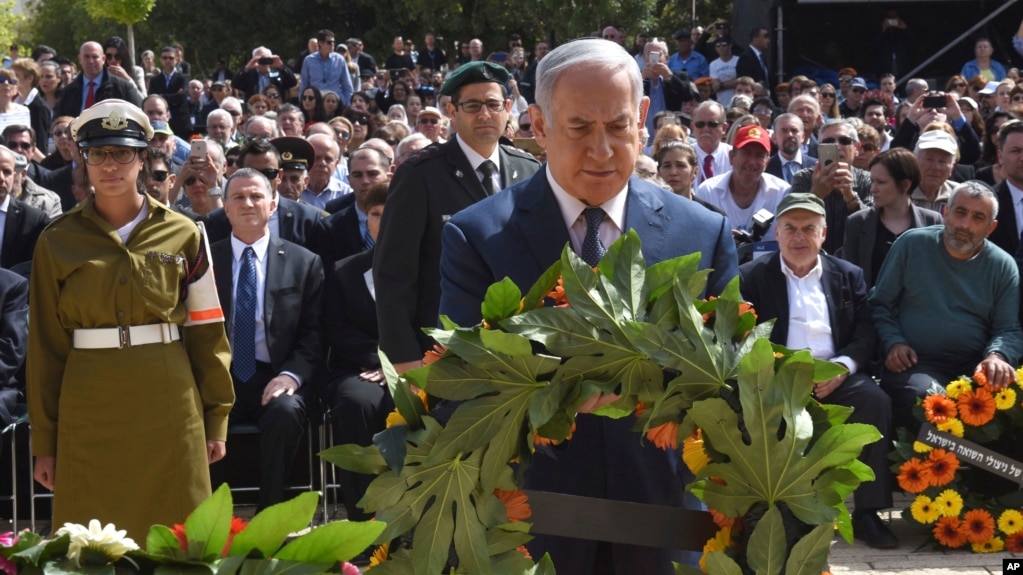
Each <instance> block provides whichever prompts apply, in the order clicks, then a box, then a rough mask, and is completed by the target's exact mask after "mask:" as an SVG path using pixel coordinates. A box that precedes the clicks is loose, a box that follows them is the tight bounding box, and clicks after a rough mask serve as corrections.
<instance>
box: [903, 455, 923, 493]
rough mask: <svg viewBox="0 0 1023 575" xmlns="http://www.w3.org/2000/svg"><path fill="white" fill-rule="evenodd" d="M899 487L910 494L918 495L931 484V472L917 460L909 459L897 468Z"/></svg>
mask: <svg viewBox="0 0 1023 575" xmlns="http://www.w3.org/2000/svg"><path fill="white" fill-rule="evenodd" d="M898 480H899V487H901V488H902V489H903V490H904V491H908V492H910V493H920V492H921V491H923V490H924V489H927V486H928V485H930V484H931V470H930V468H929V467H928V466H927V464H926V463H924V462H923V461H920V460H919V459H917V458H915V457H914V458H913V459H910V460H909V461H907V462H905V463H903V464H902V466H901V467H899V477H898Z"/></svg>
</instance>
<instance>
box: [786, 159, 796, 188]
mask: <svg viewBox="0 0 1023 575" xmlns="http://www.w3.org/2000/svg"><path fill="white" fill-rule="evenodd" d="M798 171H799V164H797V163H796V162H789V163H787V164H785V181H786V182H788V183H790V184H791V183H792V179H793V178H794V177H795V176H796V172H798Z"/></svg>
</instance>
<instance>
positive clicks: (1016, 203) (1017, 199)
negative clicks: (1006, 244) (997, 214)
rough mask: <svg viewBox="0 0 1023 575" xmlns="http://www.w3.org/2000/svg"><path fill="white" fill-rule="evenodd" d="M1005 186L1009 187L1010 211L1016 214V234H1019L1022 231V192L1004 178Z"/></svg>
mask: <svg viewBox="0 0 1023 575" xmlns="http://www.w3.org/2000/svg"><path fill="white" fill-rule="evenodd" d="M1005 184H1006V185H1007V186H1009V195H1010V196H1012V211H1013V213H1015V214H1016V233H1019V231H1020V230H1023V190H1021V189H1019V188H1017V187H1016V186H1014V185H1012V182H1011V181H1009V178H1005ZM1003 209H1004V208H1003Z"/></svg>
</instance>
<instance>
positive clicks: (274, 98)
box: [266, 94, 281, 100]
mask: <svg viewBox="0 0 1023 575" xmlns="http://www.w3.org/2000/svg"><path fill="white" fill-rule="evenodd" d="M266 97H267V98H270V99H271V100H280V99H281V95H280V94H266Z"/></svg>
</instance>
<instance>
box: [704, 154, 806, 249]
mask: <svg viewBox="0 0 1023 575" xmlns="http://www.w3.org/2000/svg"><path fill="white" fill-rule="evenodd" d="M731 180H732V172H731V171H728V172H725V173H723V174H721V175H720V176H714V177H713V178H711V179H709V180H707V181H706V182H703V183H702V184H700V186H699V187H698V188H696V192H694V195H695V196H696V197H697V198H699V199H701V200H703V201H705V202H707V203H709V204H713V205H714V206H716V207H717V208H718V209H720V210H721V211H723V212H725V215H726V216H728V223H729V225H731V226H732V229H738V230H746V231H752V230H753V214H756V213H757V212H758V211H760V210H762V209H764V210H767V211H769V212H771V213H772V214H776V213H778V202H780V201H781V199H782V198H783V197H785V195H786V194H788V193H789V190H791V189H792V186H790V185H789V183H788V182H786V181H785V180H783V179H781V178H779V177H777V176H772V175H771V174H768V173H767V172H764V173H763V174H761V176H760V188H759V189H757V195H756V197H754V198H753V203H751V204H750V205H749V207H746V208H740V207H739V205H738V204H736V203H735V199H734V198H733V197H732V190H731V189H730V184H731ZM775 227H776V223H772V224H771V228H770V229H769V230H768V231H767V235H765V236H764V238H763V241H766V242H771V241H774V228H775Z"/></svg>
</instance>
